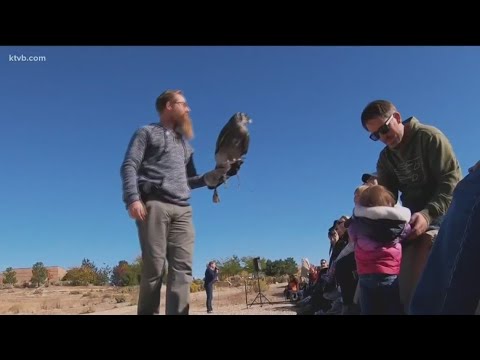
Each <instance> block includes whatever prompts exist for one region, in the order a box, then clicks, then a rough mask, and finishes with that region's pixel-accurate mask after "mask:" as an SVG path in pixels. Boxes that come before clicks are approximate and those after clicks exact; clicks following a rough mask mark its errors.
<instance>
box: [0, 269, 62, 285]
mask: <svg viewBox="0 0 480 360" xmlns="http://www.w3.org/2000/svg"><path fill="white" fill-rule="evenodd" d="M46 268H47V271H48V280H49V281H50V282H52V281H60V280H62V278H63V277H64V276H65V274H66V273H67V270H65V269H64V268H62V267H60V266H47V267H46ZM13 271H15V272H16V275H15V277H16V278H17V284H23V283H29V282H30V279H31V278H32V268H17V269H13ZM0 284H3V272H2V273H0Z"/></svg>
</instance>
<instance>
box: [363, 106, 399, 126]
mask: <svg viewBox="0 0 480 360" xmlns="http://www.w3.org/2000/svg"><path fill="white" fill-rule="evenodd" d="M394 111H397V109H396V108H395V105H393V103H391V102H390V101H388V100H375V101H372V102H371V103H370V104H368V105H367V106H365V109H363V111H362V116H361V119H362V126H363V128H364V129H365V130H368V129H367V121H368V120H371V119H374V118H378V117H380V118H386V117H388V115H390V114H391V113H392V112H394Z"/></svg>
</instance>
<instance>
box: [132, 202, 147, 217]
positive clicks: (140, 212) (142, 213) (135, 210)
mask: <svg viewBox="0 0 480 360" xmlns="http://www.w3.org/2000/svg"><path fill="white" fill-rule="evenodd" d="M128 215H130V217H131V218H132V219H135V220H141V221H144V220H145V219H146V218H147V209H146V208H145V205H143V203H142V202H141V201H140V200H137V201H134V202H133V203H131V204H130V205H129V206H128Z"/></svg>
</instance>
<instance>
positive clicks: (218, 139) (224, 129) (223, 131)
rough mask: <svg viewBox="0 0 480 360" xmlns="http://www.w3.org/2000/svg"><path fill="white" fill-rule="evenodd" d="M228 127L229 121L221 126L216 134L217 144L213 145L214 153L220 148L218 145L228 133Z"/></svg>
mask: <svg viewBox="0 0 480 360" xmlns="http://www.w3.org/2000/svg"><path fill="white" fill-rule="evenodd" d="M229 128H230V123H227V124H226V125H225V126H224V127H223V129H222V131H220V134H218V138H217V145H216V147H215V154H216V153H218V150H220V146H221V145H222V144H223V142H224V141H225V138H226V135H227V134H228V131H229V130H230V129H229Z"/></svg>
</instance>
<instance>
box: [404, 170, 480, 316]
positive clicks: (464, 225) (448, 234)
mask: <svg viewBox="0 0 480 360" xmlns="http://www.w3.org/2000/svg"><path fill="white" fill-rule="evenodd" d="M478 274H480V171H475V172H474V173H472V174H469V175H467V176H466V177H465V178H464V179H463V180H462V181H460V182H459V183H458V185H457V187H456V188H455V190H454V192H453V199H452V203H451V204H450V207H449V209H448V211H447V214H446V215H445V218H444V220H443V223H442V226H441V227H440V230H439V232H438V236H437V239H436V241H435V243H434V245H433V247H432V251H431V253H430V257H429V258H428V262H427V264H426V266H425V270H424V271H423V274H422V276H421V278H420V281H419V283H418V285H417V288H416V290H415V293H414V295H413V298H412V302H411V304H410V312H409V313H410V314H413V315H420V314H472V315H473V314H474V313H475V309H476V307H477V304H478V301H479V300H480V285H479V283H478Z"/></svg>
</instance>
